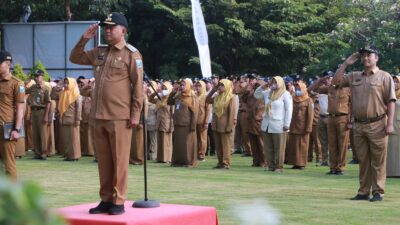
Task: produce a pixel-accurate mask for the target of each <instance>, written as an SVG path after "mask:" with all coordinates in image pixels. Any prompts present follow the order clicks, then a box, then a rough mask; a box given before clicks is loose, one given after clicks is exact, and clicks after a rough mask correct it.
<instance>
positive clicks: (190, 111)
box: [168, 79, 199, 167]
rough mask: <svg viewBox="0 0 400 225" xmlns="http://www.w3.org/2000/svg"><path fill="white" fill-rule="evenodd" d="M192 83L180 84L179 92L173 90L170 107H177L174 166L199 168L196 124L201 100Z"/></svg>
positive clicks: (183, 81) (187, 80) (186, 80)
mask: <svg viewBox="0 0 400 225" xmlns="http://www.w3.org/2000/svg"><path fill="white" fill-rule="evenodd" d="M192 86H193V84H192V81H191V80H189V79H184V80H182V81H181V82H179V91H178V92H177V90H176V89H175V90H173V91H172V93H171V94H170V96H169V97H168V105H175V113H174V134H173V138H172V139H173V146H174V148H173V149H174V150H173V152H172V161H171V165H172V166H185V167H195V166H197V163H198V161H197V148H196V146H197V144H196V123H197V115H198V111H199V100H198V98H197V96H196V95H195V94H194V91H193V89H192Z"/></svg>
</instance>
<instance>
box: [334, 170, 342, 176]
mask: <svg viewBox="0 0 400 225" xmlns="http://www.w3.org/2000/svg"><path fill="white" fill-rule="evenodd" d="M335 175H339V176H342V175H344V172H343V171H341V170H336V172H335Z"/></svg>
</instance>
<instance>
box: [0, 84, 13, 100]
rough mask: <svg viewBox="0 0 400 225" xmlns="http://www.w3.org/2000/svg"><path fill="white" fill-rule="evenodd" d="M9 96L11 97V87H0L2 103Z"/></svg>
mask: <svg viewBox="0 0 400 225" xmlns="http://www.w3.org/2000/svg"><path fill="white" fill-rule="evenodd" d="M11 95H12V91H11V87H9V86H1V87H0V99H1V100H2V101H4V100H6V99H7V98H10V97H11Z"/></svg>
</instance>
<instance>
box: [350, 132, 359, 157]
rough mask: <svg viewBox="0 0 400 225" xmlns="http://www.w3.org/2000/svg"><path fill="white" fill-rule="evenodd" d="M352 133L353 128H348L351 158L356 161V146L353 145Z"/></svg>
mask: <svg viewBox="0 0 400 225" xmlns="http://www.w3.org/2000/svg"><path fill="white" fill-rule="evenodd" d="M353 133H354V132H353V129H350V132H349V137H350V146H351V152H352V153H353V160H356V161H358V156H357V149H356V146H354V135H353Z"/></svg>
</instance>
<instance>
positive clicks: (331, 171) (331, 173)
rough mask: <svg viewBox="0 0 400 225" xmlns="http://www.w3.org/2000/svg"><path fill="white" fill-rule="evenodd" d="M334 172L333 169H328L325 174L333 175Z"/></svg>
mask: <svg viewBox="0 0 400 225" xmlns="http://www.w3.org/2000/svg"><path fill="white" fill-rule="evenodd" d="M334 174H336V171H335V170H330V171H329V172H327V173H326V175H334Z"/></svg>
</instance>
